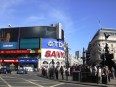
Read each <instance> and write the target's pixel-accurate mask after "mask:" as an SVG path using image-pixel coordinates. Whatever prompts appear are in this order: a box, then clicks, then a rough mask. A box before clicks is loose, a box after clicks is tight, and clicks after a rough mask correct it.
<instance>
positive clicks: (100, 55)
mask: <svg viewBox="0 0 116 87" xmlns="http://www.w3.org/2000/svg"><path fill="white" fill-rule="evenodd" d="M106 44H107V51H108V52H109V53H108V56H109V57H108V58H109V59H108V61H109V62H108V61H107V63H110V64H112V63H114V64H113V65H111V66H114V65H115V64H116V30H115V29H106V28H101V29H99V30H98V31H97V33H96V34H95V35H94V37H93V39H92V40H91V41H90V43H89V45H88V49H87V58H86V60H87V63H88V64H89V65H93V64H94V65H97V64H98V65H99V64H100V63H101V62H103V59H104V58H105V52H106V48H105V47H106ZM110 61H111V62H110ZM110 64H109V65H110Z"/></svg>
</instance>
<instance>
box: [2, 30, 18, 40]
mask: <svg viewBox="0 0 116 87" xmlns="http://www.w3.org/2000/svg"><path fill="white" fill-rule="evenodd" d="M18 32H19V28H16V29H12V28H11V29H0V42H17V41H18V39H19V33H18Z"/></svg>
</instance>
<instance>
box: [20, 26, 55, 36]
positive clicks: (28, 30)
mask: <svg viewBox="0 0 116 87" xmlns="http://www.w3.org/2000/svg"><path fill="white" fill-rule="evenodd" d="M36 37H43V38H46V37H51V38H56V29H55V27H48V26H38V27H22V28H20V38H36Z"/></svg>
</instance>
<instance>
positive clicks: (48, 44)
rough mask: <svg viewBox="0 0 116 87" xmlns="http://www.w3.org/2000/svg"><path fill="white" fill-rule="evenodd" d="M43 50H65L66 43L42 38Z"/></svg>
mask: <svg viewBox="0 0 116 87" xmlns="http://www.w3.org/2000/svg"><path fill="white" fill-rule="evenodd" d="M42 48H46V49H59V50H64V41H62V40H56V39H52V38H42Z"/></svg>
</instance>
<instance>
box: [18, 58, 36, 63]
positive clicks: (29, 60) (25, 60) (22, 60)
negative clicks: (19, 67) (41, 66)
mask: <svg viewBox="0 0 116 87" xmlns="http://www.w3.org/2000/svg"><path fill="white" fill-rule="evenodd" d="M18 62H20V63H24V62H28V63H37V62H38V60H37V59H21V60H19V61H18Z"/></svg>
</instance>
